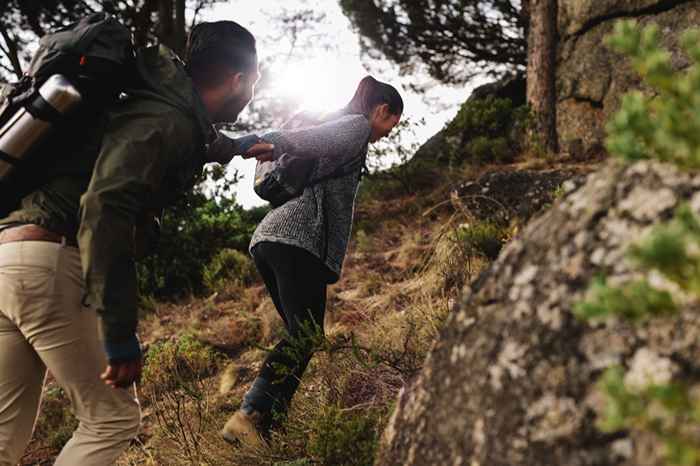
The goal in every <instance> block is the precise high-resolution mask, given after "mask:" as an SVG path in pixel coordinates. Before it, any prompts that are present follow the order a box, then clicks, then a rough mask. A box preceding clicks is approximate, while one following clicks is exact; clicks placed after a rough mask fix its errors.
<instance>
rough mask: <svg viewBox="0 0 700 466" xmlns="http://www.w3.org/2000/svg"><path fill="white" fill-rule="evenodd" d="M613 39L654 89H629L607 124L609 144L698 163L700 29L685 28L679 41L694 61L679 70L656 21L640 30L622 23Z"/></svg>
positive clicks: (633, 156)
mask: <svg viewBox="0 0 700 466" xmlns="http://www.w3.org/2000/svg"><path fill="white" fill-rule="evenodd" d="M609 42H610V44H611V45H612V46H613V47H614V48H615V49H616V50H618V51H620V52H624V53H625V54H627V55H629V56H631V58H632V64H633V65H634V68H635V69H636V70H637V71H638V72H639V73H640V74H641V75H642V78H643V80H644V82H645V83H646V84H647V85H649V86H650V87H651V88H653V94H654V95H653V96H651V95H645V94H643V93H642V92H640V91H637V92H632V93H629V94H627V95H626V96H625V97H624V99H623V102H622V108H621V110H620V111H619V112H618V113H617V114H616V115H615V117H614V118H613V119H612V120H611V122H610V123H609V124H608V132H609V137H608V140H607V148H608V150H609V151H610V152H611V153H614V154H617V155H619V156H620V157H623V158H624V159H627V160H639V159H658V160H662V161H666V162H671V163H673V164H675V165H677V166H679V167H682V168H687V169H697V168H700V131H699V129H700V30H690V31H686V32H685V34H683V36H682V40H681V43H682V45H683V48H684V49H685V51H686V53H687V55H688V58H689V59H690V66H689V67H688V68H687V69H686V70H685V71H683V72H675V71H674V70H673V66H672V63H671V54H670V53H669V52H668V51H667V50H665V49H663V48H662V47H661V45H659V44H660V43H661V34H660V31H659V29H658V27H657V26H655V25H652V26H649V27H647V28H645V29H638V28H637V27H636V26H635V23H633V22H630V21H625V22H620V23H618V24H617V26H616V29H615V35H614V36H612V38H611V39H610V41H609Z"/></svg>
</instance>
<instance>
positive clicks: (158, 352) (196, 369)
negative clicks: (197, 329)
mask: <svg viewBox="0 0 700 466" xmlns="http://www.w3.org/2000/svg"><path fill="white" fill-rule="evenodd" d="M215 368H216V355H215V353H214V352H213V350H212V349H211V348H210V347H208V346H206V345H204V344H203V343H202V342H200V341H199V340H197V339H196V338H195V337H194V336H192V335H190V334H184V335H182V336H181V337H179V338H178V339H177V340H174V341H166V342H161V343H155V344H154V345H152V346H151V347H150V348H149V349H148V353H147V355H146V362H145V364H144V368H143V383H144V385H148V386H149V387H151V388H152V389H153V390H155V391H156V392H157V393H161V392H167V391H172V390H177V389H179V388H183V387H187V384H188V383H189V382H190V381H191V380H194V379H198V378H201V377H204V376H206V375H209V374H211V373H212V371H213V370H214V369H215Z"/></svg>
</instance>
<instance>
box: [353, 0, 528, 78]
mask: <svg viewBox="0 0 700 466" xmlns="http://www.w3.org/2000/svg"><path fill="white" fill-rule="evenodd" d="M340 4H341V6H342V8H343V11H344V13H345V14H346V16H348V18H349V19H350V21H351V23H352V24H353V26H354V27H355V28H356V29H357V31H358V32H359V34H360V36H361V41H360V44H361V46H362V50H363V51H364V52H365V53H366V54H368V55H369V56H371V57H377V56H378V54H379V53H381V54H384V55H385V56H386V57H387V58H389V59H390V60H392V61H394V62H396V63H398V64H400V65H401V71H402V72H403V73H404V74H407V75H409V74H412V73H414V72H415V69H416V67H417V66H418V65H425V66H427V68H428V71H429V72H430V74H431V75H432V76H433V77H434V78H436V79H438V80H440V81H442V82H446V83H464V82H466V81H468V80H469V79H471V78H472V77H473V76H475V75H477V74H481V73H484V72H487V73H490V74H493V75H504V74H509V73H513V72H516V71H522V70H524V69H525V65H526V62H527V55H526V48H527V40H526V37H525V29H526V27H527V22H528V19H527V13H526V9H525V8H524V7H523V6H525V5H527V2H519V1H516V0H436V1H433V2H416V1H413V0H398V1H393V0H341V2H340ZM523 4H524V5H523Z"/></svg>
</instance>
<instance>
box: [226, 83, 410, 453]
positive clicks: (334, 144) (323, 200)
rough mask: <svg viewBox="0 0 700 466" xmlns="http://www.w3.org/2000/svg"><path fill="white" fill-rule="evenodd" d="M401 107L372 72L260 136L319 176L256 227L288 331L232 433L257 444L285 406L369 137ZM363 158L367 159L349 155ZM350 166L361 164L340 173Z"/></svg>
mask: <svg viewBox="0 0 700 466" xmlns="http://www.w3.org/2000/svg"><path fill="white" fill-rule="evenodd" d="M402 112H403V100H402V99H401V96H400V95H399V93H398V91H397V90H396V89H395V88H394V87H392V86H390V85H389V84H385V83H382V82H379V81H377V80H376V79H374V78H372V77H371V76H367V77H366V78H364V79H363V80H362V81H361V82H360V84H359V86H358V88H357V91H356V93H355V96H354V97H353V98H352V100H351V101H350V103H349V104H348V105H347V106H346V107H345V108H343V109H342V110H340V111H339V112H336V113H334V114H332V115H330V116H328V117H327V118H324V119H323V120H322V121H323V122H322V123H321V124H319V125H317V126H313V127H307V128H304V129H300V130H296V131H294V130H292V131H282V132H277V133H270V134H267V135H265V136H263V139H264V140H265V141H267V142H270V143H273V144H274V147H275V149H274V155H273V157H276V156H279V155H280V154H282V153H284V152H288V153H289V152H295V153H296V154H297V155H300V156H301V155H303V156H305V157H314V158H317V159H318V160H317V163H316V173H315V175H316V178H317V179H318V180H319V182H317V183H312V184H310V185H309V186H307V187H306V188H305V189H304V192H303V194H302V195H301V196H299V197H297V198H294V199H292V200H289V201H287V202H286V203H284V204H283V205H281V206H279V207H277V208H275V209H273V210H272V211H270V212H269V213H268V214H267V216H266V217H265V218H264V219H263V221H262V222H261V223H260V225H258V227H257V229H256V230H255V233H254V234H253V238H252V240H251V243H250V252H251V255H252V256H253V260H254V262H255V265H256V267H257V268H258V270H259V272H260V274H261V275H262V277H263V280H264V281H265V285H266V287H267V289H268V291H269V293H270V295H271V297H272V300H273V302H274V304H275V307H276V308H277V311H278V313H279V315H280V317H281V318H282V320H283V321H284V324H285V327H286V329H287V333H288V335H287V337H286V338H284V339H283V340H282V341H280V342H279V343H278V344H277V346H275V348H274V349H273V350H272V351H271V352H270V353H269V354H268V356H267V358H266V360H265V362H264V364H263V366H262V368H261V370H260V373H259V375H258V377H257V378H256V379H255V381H254V382H253V385H252V387H251V388H250V390H249V391H248V393H246V395H245V397H244V400H243V403H242V405H241V408H240V409H239V410H238V411H237V412H236V413H235V414H234V415H233V416H232V417H231V419H229V421H228V422H227V423H226V426H225V427H224V430H223V432H222V434H223V436H224V438H226V439H227V440H234V439H238V440H241V441H242V442H243V443H245V444H248V445H252V446H260V445H262V444H263V440H262V438H263V437H266V436H267V434H268V433H269V429H270V427H271V424H272V421H273V417H274V418H276V419H279V416H283V415H284V414H285V413H286V411H287V408H288V406H289V403H290V401H291V399H292V397H293V395H294V392H295V391H296V389H297V387H298V386H299V382H300V379H301V376H302V374H303V373H304V370H305V369H306V366H307V365H308V363H309V360H310V359H311V356H312V352H313V341H312V340H313V338H312V335H311V334H312V333H314V332H318V331H320V332H322V331H323V320H324V313H325V307H326V287H327V285H328V284H332V283H335V282H337V281H338V280H339V278H340V274H341V269H342V264H343V259H344V258H345V253H346V249H347V244H348V240H349V238H350V230H351V225H352V218H353V210H354V204H355V196H356V194H357V189H358V185H359V182H360V177H361V171H362V167H364V159H365V158H366V156H367V144H368V143H369V142H372V143H373V142H377V141H378V140H379V139H381V138H383V137H385V136H387V135H388V134H389V132H390V131H391V130H392V129H393V128H394V127H395V126H396V125H397V124H398V122H399V119H400V118H401V113H402ZM358 158H359V159H360V161H361V162H362V163H359V164H355V163H352V161H353V160H357V159H358ZM349 162H350V163H349ZM347 166H353V167H356V168H355V169H354V170H352V171H351V172H343V173H342V174H341V175H337V174H338V173H339V171H338V168H339V167H347ZM336 175H337V176H336Z"/></svg>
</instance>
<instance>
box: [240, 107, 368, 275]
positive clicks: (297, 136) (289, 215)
mask: <svg viewBox="0 0 700 466" xmlns="http://www.w3.org/2000/svg"><path fill="white" fill-rule="evenodd" d="M370 131H371V130H370V125H369V121H368V120H367V118H366V117H364V116H363V115H345V116H341V117H339V118H337V119H334V120H332V121H329V122H327V123H324V124H321V125H318V126H312V127H308V128H303V129H297V130H283V131H278V132H274V133H268V134H266V135H264V136H263V139H264V140H266V141H269V142H272V143H273V144H275V154H274V155H275V157H277V156H279V155H281V154H282V153H285V152H287V153H291V154H295V155H299V156H304V157H314V158H317V159H318V163H317V165H316V168H315V171H314V174H313V176H312V178H313V179H320V178H323V177H325V176H327V175H328V174H331V173H333V172H334V171H335V170H336V169H337V168H338V167H339V166H340V165H342V164H343V163H345V162H347V161H348V160H351V159H353V158H355V157H358V156H361V157H366V155H367V143H368V140H369V135H370ZM360 171H361V169H357V170H356V171H355V172H352V173H349V174H346V175H344V176H342V177H337V178H330V179H326V180H324V181H321V182H320V183H317V184H314V185H312V186H309V187H307V188H306V189H305V190H304V192H303V194H302V195H301V196H299V197H297V198H294V199H292V200H290V201H288V202H286V203H285V204H283V205H281V206H279V207H277V208H275V209H273V210H271V211H270V212H269V213H268V214H267V215H266V216H265V218H264V219H263V220H262V222H260V224H259V225H258V227H257V228H256V230H255V233H254V234H253V238H252V240H251V242H250V250H251V252H252V250H253V248H254V247H255V245H256V244H258V243H261V242H263V241H270V242H274V243H282V244H288V245H291V246H296V247H300V248H303V249H305V250H307V251H309V252H310V253H311V254H313V255H314V256H316V257H318V258H319V259H321V261H322V262H323V263H324V264H325V265H326V267H328V269H329V271H330V272H331V273H330V276H329V282H330V283H334V282H336V281H338V279H339V278H340V274H341V271H342V267H343V260H344V259H345V253H346V251H347V246H348V241H349V239H350V232H351V227H352V219H353V213H354V208H355V197H356V195H357V188H358V186H359V181H360Z"/></svg>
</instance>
